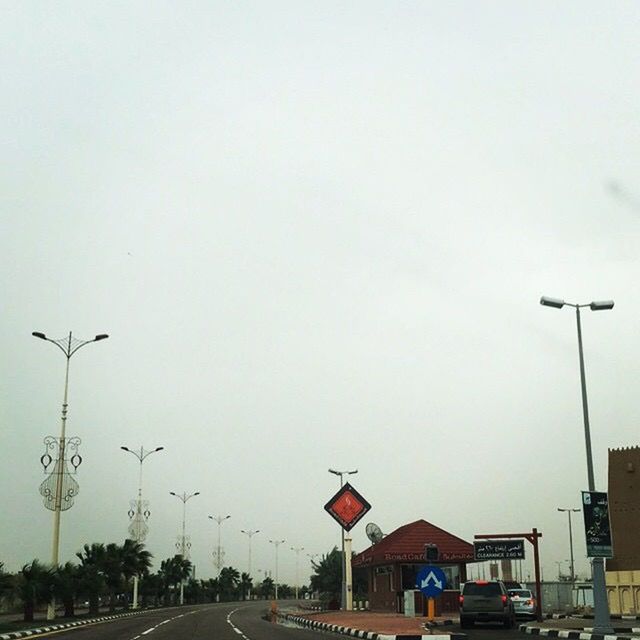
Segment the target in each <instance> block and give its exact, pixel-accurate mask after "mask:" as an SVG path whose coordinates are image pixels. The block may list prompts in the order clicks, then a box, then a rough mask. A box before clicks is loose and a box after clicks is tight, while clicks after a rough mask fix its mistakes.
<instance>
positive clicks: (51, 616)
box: [47, 600, 56, 620]
mask: <svg viewBox="0 0 640 640" xmlns="http://www.w3.org/2000/svg"><path fill="white" fill-rule="evenodd" d="M55 619H56V602H55V600H52V601H51V602H50V603H49V604H48V605H47V620H55Z"/></svg>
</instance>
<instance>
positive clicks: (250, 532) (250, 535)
mask: <svg viewBox="0 0 640 640" xmlns="http://www.w3.org/2000/svg"><path fill="white" fill-rule="evenodd" d="M240 533H244V535H245V536H247V538H249V569H248V573H249V578H251V538H253V536H255V535H256V533H260V529H247V530H246V531H245V530H244V529H240ZM248 596H249V600H251V588H249V594H248Z"/></svg>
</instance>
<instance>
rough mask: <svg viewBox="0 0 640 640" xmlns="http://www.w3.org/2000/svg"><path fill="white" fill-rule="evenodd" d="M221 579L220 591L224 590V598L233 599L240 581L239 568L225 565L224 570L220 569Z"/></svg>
mask: <svg viewBox="0 0 640 640" xmlns="http://www.w3.org/2000/svg"><path fill="white" fill-rule="evenodd" d="M218 580H219V581H220V591H222V599H223V600H231V599H232V598H233V597H234V595H235V593H236V590H237V588H238V583H239V582H240V574H239V573H238V570H237V569H234V568H233V567H224V568H223V569H222V571H220V577H219V578H218Z"/></svg>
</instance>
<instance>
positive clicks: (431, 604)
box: [416, 565, 447, 620]
mask: <svg viewBox="0 0 640 640" xmlns="http://www.w3.org/2000/svg"><path fill="white" fill-rule="evenodd" d="M446 585H447V576H446V575H445V573H444V571H443V570H442V569H441V568H440V567H435V566H431V565H427V566H426V567H422V569H420V571H418V575H417V576H416V587H418V589H420V591H421V592H422V595H424V596H425V597H426V598H427V617H428V618H429V620H433V619H434V618H435V616H436V603H435V600H434V598H435V597H436V596H439V595H440V594H441V593H442V592H443V591H444V588H445V586H446Z"/></svg>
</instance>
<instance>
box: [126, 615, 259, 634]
mask: <svg viewBox="0 0 640 640" xmlns="http://www.w3.org/2000/svg"><path fill="white" fill-rule="evenodd" d="M198 611H199V610H198V609H194V610H193V611H188V612H187V613H181V614H180V615H177V616H173V618H167V619H166V620H163V621H162V622H158V624H157V625H156V626H155V627H151V628H150V629H147V630H146V631H143V632H142V633H141V634H139V635H137V636H134V637H133V638H131V640H138V638H141V637H142V636H146V635H147V634H148V633H151V632H152V631H155V630H156V629H157V628H158V627H161V626H162V625H163V624H167V622H171V621H172V620H177V619H178V618H184V617H185V616H189V615H191V614H192V613H198ZM227 622H228V619H227ZM247 640H248V639H247Z"/></svg>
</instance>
